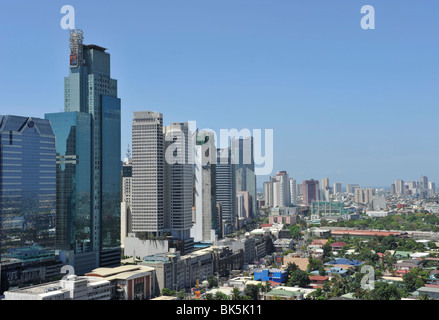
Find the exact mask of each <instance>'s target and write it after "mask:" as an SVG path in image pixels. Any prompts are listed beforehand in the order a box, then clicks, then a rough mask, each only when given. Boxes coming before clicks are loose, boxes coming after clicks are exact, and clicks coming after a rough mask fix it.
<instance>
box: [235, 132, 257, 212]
mask: <svg viewBox="0 0 439 320" xmlns="http://www.w3.org/2000/svg"><path fill="white" fill-rule="evenodd" d="M230 146H231V152H232V162H233V163H234V164H235V165H236V191H248V192H249V193H250V196H251V197H252V212H251V216H252V217H256V214H257V201H256V200H257V193H256V175H255V162H254V145H253V137H247V138H239V139H236V138H232V139H231V142H230Z"/></svg>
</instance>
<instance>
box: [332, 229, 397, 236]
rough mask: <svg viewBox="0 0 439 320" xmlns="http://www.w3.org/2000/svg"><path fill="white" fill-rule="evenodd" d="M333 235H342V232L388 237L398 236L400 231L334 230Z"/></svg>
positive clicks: (354, 234)
mask: <svg viewBox="0 0 439 320" xmlns="http://www.w3.org/2000/svg"><path fill="white" fill-rule="evenodd" d="M331 234H332V235H342V234H350V235H353V236H374V235H377V236H384V237H388V236H390V235H391V234H393V235H395V236H397V235H400V234H401V233H400V232H388V231H371V230H332V231H331Z"/></svg>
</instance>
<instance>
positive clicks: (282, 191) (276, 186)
mask: <svg viewBox="0 0 439 320" xmlns="http://www.w3.org/2000/svg"><path fill="white" fill-rule="evenodd" d="M269 183H270V185H271V187H270V188H269V189H270V195H269V198H270V199H271V201H270V206H272V207H274V208H276V207H286V206H289V205H290V204H291V189H290V180H289V178H288V174H287V172H286V171H280V172H278V173H277V174H276V175H274V176H272V177H271V178H270V182H269ZM267 188H268V187H267Z"/></svg>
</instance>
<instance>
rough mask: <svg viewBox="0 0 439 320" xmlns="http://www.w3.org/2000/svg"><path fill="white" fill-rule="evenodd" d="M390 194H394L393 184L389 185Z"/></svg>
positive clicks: (394, 187)
mask: <svg viewBox="0 0 439 320" xmlns="http://www.w3.org/2000/svg"><path fill="white" fill-rule="evenodd" d="M390 194H396V186H395V184H394V183H392V184H391V185H390Z"/></svg>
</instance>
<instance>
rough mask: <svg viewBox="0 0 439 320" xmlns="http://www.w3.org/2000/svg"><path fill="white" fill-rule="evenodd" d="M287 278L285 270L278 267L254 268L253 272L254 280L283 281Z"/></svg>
mask: <svg viewBox="0 0 439 320" xmlns="http://www.w3.org/2000/svg"><path fill="white" fill-rule="evenodd" d="M287 278H288V273H287V271H285V270H280V269H261V270H256V271H255V272H254V274H253V279H254V280H255V281H273V282H277V283H283V282H285V281H286V280H287Z"/></svg>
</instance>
